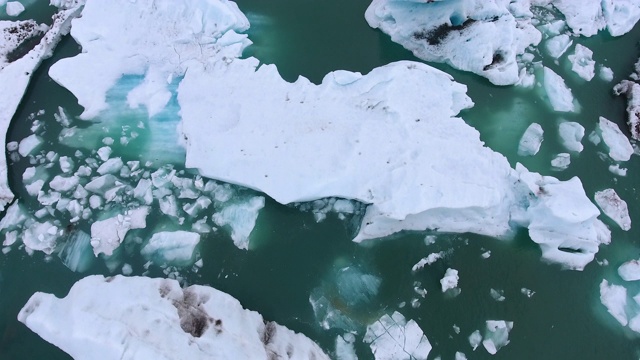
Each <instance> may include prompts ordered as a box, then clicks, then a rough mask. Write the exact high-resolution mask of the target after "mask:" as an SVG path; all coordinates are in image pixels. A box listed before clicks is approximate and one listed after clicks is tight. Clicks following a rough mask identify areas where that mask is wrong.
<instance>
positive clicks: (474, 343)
mask: <svg viewBox="0 0 640 360" xmlns="http://www.w3.org/2000/svg"><path fill="white" fill-rule="evenodd" d="M481 343H482V335H481V334H480V330H476V331H474V332H472V333H471V335H469V345H471V347H472V348H473V351H476V349H477V348H478V346H480V344H481Z"/></svg>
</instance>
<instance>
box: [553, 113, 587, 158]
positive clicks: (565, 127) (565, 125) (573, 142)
mask: <svg viewBox="0 0 640 360" xmlns="http://www.w3.org/2000/svg"><path fill="white" fill-rule="evenodd" d="M558 133H559V135H560V142H561V143H562V146H564V147H565V148H566V149H567V150H569V151H573V152H577V153H579V152H581V151H582V149H584V146H583V145H582V138H583V137H584V127H583V126H582V125H580V124H579V123H577V122H572V121H564V122H561V123H560V125H558Z"/></svg>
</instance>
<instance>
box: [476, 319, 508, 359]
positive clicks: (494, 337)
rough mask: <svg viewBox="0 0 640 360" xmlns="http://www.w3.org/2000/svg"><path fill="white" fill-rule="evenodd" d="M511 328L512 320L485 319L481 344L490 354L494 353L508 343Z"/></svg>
mask: <svg viewBox="0 0 640 360" xmlns="http://www.w3.org/2000/svg"><path fill="white" fill-rule="evenodd" d="M511 329H513V321H503V320H487V328H486V329H485V331H484V340H483V341H482V345H483V346H484V348H485V349H486V350H487V352H488V353H489V354H491V355H495V353H497V352H498V350H500V349H501V348H502V347H504V346H506V345H507V344H509V331H511Z"/></svg>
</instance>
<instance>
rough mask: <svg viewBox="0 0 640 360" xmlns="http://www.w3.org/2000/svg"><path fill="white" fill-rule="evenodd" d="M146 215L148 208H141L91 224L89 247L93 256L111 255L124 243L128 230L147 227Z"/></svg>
mask: <svg viewBox="0 0 640 360" xmlns="http://www.w3.org/2000/svg"><path fill="white" fill-rule="evenodd" d="M148 214H149V207H147V206H141V207H139V208H136V209H132V210H126V211H124V213H123V214H118V215H116V216H112V217H110V218H107V219H104V220H100V221H96V222H94V223H93V224H91V246H93V252H94V254H95V255H96V256H98V254H100V253H103V254H105V255H107V256H109V255H112V254H113V251H114V250H115V249H117V248H118V247H119V246H120V244H121V243H122V242H123V241H124V239H125V237H126V236H127V232H129V230H131V229H144V228H145V227H146V226H147V223H146V218H147V215H148Z"/></svg>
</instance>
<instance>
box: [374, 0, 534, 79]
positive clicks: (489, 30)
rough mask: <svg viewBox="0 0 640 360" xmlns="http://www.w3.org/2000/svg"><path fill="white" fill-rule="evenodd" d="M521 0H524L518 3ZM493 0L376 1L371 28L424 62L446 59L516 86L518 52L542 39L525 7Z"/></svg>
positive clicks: (520, 52)
mask: <svg viewBox="0 0 640 360" xmlns="http://www.w3.org/2000/svg"><path fill="white" fill-rule="evenodd" d="M520 3H523V2H520ZM519 5H522V4H517V2H516V4H510V3H509V2H505V1H495V0H486V1H485V0H482V1H476V0H456V1H404V0H374V1H372V3H371V5H369V8H368V9H367V11H366V12H365V18H366V20H367V22H368V23H369V25H370V26H371V27H373V28H379V29H380V30H382V31H383V32H385V33H387V34H389V35H390V36H391V39H392V40H393V41H394V42H397V43H399V44H401V45H402V46H404V47H405V48H407V49H409V50H411V51H412V52H413V53H414V54H415V55H416V56H417V57H419V58H421V59H423V60H426V61H435V62H446V63H448V64H449V65H451V66H453V67H454V68H456V69H460V70H465V71H471V72H473V73H476V74H478V75H481V76H484V77H486V78H487V79H489V81H491V82H492V83H494V84H496V85H511V84H516V83H517V82H518V80H519V72H520V69H519V67H518V63H517V56H518V55H522V54H523V53H524V52H525V50H526V49H527V47H529V46H530V45H537V44H538V43H539V42H540V40H541V39H542V35H541V34H540V32H539V31H538V30H537V29H536V28H535V27H534V26H533V25H532V24H531V18H532V17H533V14H532V13H531V11H530V10H529V7H528V6H519Z"/></svg>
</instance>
